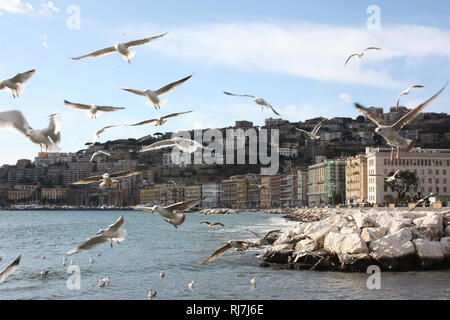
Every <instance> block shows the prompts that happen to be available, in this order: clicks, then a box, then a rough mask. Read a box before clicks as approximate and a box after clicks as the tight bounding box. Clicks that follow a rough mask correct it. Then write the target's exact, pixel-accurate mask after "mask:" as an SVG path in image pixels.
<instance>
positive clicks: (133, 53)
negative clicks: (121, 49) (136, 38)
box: [123, 50, 136, 61]
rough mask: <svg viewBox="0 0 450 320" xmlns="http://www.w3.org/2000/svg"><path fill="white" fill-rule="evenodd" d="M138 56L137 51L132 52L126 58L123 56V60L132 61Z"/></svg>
mask: <svg viewBox="0 0 450 320" xmlns="http://www.w3.org/2000/svg"><path fill="white" fill-rule="evenodd" d="M135 55H136V51H131V50H130V52H129V53H128V54H127V55H126V56H125V55H124V56H123V60H125V61H126V60H130V59H132V58H133V57H134V56H135Z"/></svg>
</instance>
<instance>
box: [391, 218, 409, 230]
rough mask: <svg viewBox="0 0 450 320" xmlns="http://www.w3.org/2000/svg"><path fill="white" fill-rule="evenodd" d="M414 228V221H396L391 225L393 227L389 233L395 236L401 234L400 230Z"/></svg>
mask: <svg viewBox="0 0 450 320" xmlns="http://www.w3.org/2000/svg"><path fill="white" fill-rule="evenodd" d="M410 227H414V224H413V220H412V219H400V220H394V221H393V222H392V223H391V226H390V228H389V233H390V234H394V233H397V232H399V231H400V230H402V229H404V228H410Z"/></svg>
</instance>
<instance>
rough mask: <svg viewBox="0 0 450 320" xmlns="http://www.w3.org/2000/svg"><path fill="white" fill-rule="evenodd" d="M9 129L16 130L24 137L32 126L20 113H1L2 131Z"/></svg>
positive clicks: (15, 111)
mask: <svg viewBox="0 0 450 320" xmlns="http://www.w3.org/2000/svg"><path fill="white" fill-rule="evenodd" d="M8 128H13V129H16V130H17V131H19V132H20V133H22V134H23V135H26V133H27V129H28V128H30V125H29V124H28V122H27V120H26V119H25V117H24V116H23V114H22V112H20V111H17V110H12V111H4V112H0V129H8Z"/></svg>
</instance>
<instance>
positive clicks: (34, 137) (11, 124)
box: [0, 110, 61, 157]
mask: <svg viewBox="0 0 450 320" xmlns="http://www.w3.org/2000/svg"><path fill="white" fill-rule="evenodd" d="M1 128H5V129H6V128H8V129H15V130H17V131H19V132H20V133H22V134H23V135H25V136H26V137H27V138H29V139H30V140H31V141H32V142H34V143H36V144H39V145H40V147H41V154H42V156H43V157H48V155H47V153H48V152H49V151H50V152H59V151H60V150H61V149H60V148H59V147H58V144H59V143H60V141H61V132H60V120H59V116H58V114H57V113H55V114H52V115H51V116H50V124H49V126H48V127H47V128H46V129H42V130H36V129H33V128H32V127H30V125H29V124H28V122H27V120H26V119H25V117H24V116H23V114H22V113H21V112H20V111H17V110H12V111H3V112H0V129H1ZM43 146H45V150H46V153H44V152H43V150H42V149H43Z"/></svg>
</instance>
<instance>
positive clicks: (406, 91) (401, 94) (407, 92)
mask: <svg viewBox="0 0 450 320" xmlns="http://www.w3.org/2000/svg"><path fill="white" fill-rule="evenodd" d="M414 88H425V87H424V86H421V85H413V86H411V87H409V88H408V89H406V90H405V91H403V92H402V93H400V95H399V96H398V99H397V110H398V106H399V104H400V98H401V97H402V96H405V95H408V94H410V93H411V90H412V89H414Z"/></svg>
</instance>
